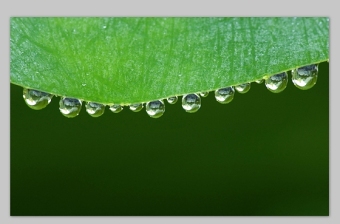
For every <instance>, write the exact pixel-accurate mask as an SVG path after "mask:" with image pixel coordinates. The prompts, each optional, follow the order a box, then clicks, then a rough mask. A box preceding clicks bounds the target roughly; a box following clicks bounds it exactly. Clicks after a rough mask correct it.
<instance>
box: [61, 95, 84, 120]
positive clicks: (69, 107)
mask: <svg viewBox="0 0 340 224" xmlns="http://www.w3.org/2000/svg"><path fill="white" fill-rule="evenodd" d="M81 105H82V102H81V100H78V99H74V98H67V97H62V98H61V99H60V101H59V110H60V112H61V114H62V115H64V116H65V117H68V118H72V117H76V116H78V114H79V112H80V110H81Z"/></svg>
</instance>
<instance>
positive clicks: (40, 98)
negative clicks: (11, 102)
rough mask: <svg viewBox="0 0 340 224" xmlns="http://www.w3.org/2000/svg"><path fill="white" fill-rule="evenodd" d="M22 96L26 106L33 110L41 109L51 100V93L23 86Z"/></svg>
mask: <svg viewBox="0 0 340 224" xmlns="http://www.w3.org/2000/svg"><path fill="white" fill-rule="evenodd" d="M23 97H24V100H25V102H26V104H27V106H29V107H30V108H32V109H34V110H41V109H43V108H45V107H46V106H47V105H48V104H49V103H50V102H51V99H52V97H53V94H49V93H45V92H41V91H37V90H33V89H26V88H24V90H23Z"/></svg>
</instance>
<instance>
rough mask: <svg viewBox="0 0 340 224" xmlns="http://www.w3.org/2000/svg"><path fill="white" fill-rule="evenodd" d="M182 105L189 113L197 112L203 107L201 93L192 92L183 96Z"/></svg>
mask: <svg viewBox="0 0 340 224" xmlns="http://www.w3.org/2000/svg"><path fill="white" fill-rule="evenodd" d="M182 107H183V109H184V110H185V111H186V112H188V113H195V112H196V111H198V110H199V109H200V107H201V98H200V96H199V95H197V94H195V93H192V94H187V95H184V96H183V97H182Z"/></svg>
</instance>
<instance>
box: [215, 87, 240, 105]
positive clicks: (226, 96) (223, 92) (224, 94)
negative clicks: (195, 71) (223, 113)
mask: <svg viewBox="0 0 340 224" xmlns="http://www.w3.org/2000/svg"><path fill="white" fill-rule="evenodd" d="M234 95H235V89H234V88H233V87H232V86H229V87H226V88H221V89H218V90H216V91H215V99H216V100H217V102H219V103H222V104H227V103H230V102H231V101H232V100H233V99H234Z"/></svg>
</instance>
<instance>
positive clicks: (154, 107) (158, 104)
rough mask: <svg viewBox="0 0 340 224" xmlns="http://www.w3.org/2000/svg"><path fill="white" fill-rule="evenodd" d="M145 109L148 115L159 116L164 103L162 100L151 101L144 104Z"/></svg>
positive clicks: (162, 112)
mask: <svg viewBox="0 0 340 224" xmlns="http://www.w3.org/2000/svg"><path fill="white" fill-rule="evenodd" d="M145 110H146V112H147V113H148V115H149V116H150V117H152V118H159V117H161V116H162V115H163V114H164V111H165V105H164V102H163V101H162V100H156V101H151V102H148V103H147V104H146V106H145Z"/></svg>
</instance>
